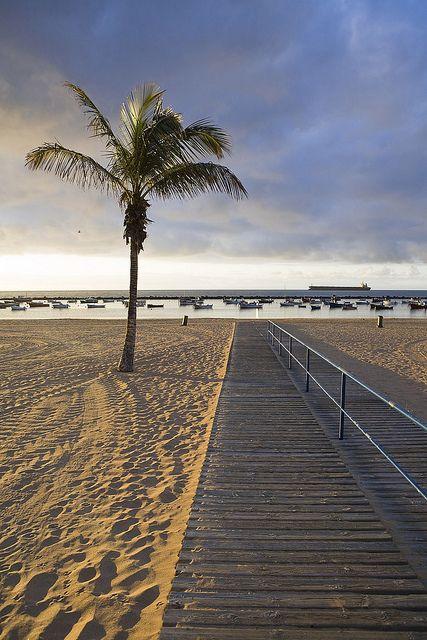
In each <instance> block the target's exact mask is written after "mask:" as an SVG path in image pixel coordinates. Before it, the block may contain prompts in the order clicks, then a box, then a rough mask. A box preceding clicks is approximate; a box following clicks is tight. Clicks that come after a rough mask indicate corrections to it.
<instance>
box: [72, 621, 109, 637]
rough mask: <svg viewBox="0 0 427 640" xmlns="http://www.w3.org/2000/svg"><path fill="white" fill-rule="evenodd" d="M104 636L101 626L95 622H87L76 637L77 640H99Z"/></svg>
mask: <svg viewBox="0 0 427 640" xmlns="http://www.w3.org/2000/svg"><path fill="white" fill-rule="evenodd" d="M105 635H106V633H105V629H104V627H103V626H102V624H99V622H97V621H96V620H89V622H87V623H86V624H85V626H84V627H83V629H82V630H81V631H80V633H79V635H78V636H77V640H101V638H104V637H105Z"/></svg>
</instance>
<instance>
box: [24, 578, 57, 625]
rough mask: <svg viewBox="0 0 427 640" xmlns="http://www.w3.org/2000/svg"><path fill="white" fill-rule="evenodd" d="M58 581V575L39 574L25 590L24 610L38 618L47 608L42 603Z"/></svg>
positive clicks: (30, 581) (29, 582)
mask: <svg viewBox="0 0 427 640" xmlns="http://www.w3.org/2000/svg"><path fill="white" fill-rule="evenodd" d="M57 579H58V575H57V574H56V573H53V572H51V573H48V572H45V573H37V574H36V575H35V576H33V577H32V578H31V579H30V580H29V581H28V582H27V585H26V587H25V590H24V605H23V610H24V611H25V612H26V613H29V615H32V616H37V615H38V614H39V613H40V612H41V611H43V609H45V608H46V607H47V603H45V604H43V603H41V601H42V600H44V598H45V597H46V596H47V594H48V591H49V590H50V589H51V587H52V586H53V585H54V584H55V582H56V581H57Z"/></svg>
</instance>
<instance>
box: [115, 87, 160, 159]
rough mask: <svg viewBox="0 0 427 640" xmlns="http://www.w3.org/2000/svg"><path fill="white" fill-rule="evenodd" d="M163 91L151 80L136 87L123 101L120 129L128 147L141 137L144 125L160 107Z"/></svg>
mask: <svg viewBox="0 0 427 640" xmlns="http://www.w3.org/2000/svg"><path fill="white" fill-rule="evenodd" d="M163 93H164V92H163V91H162V90H161V89H160V87H159V86H158V85H157V84H155V83H152V82H148V83H145V84H144V85H143V86H142V87H141V86H139V87H136V89H134V90H133V91H132V92H131V94H130V95H129V96H128V97H127V99H126V100H125V102H123V104H122V107H121V110H120V120H121V125H122V130H123V133H124V136H125V139H126V142H127V143H128V146H129V147H130V148H134V147H135V145H138V144H139V143H140V141H141V139H142V134H143V131H144V126H146V124H147V122H149V121H150V120H151V119H152V118H153V116H154V115H155V114H156V113H157V112H158V111H159V110H160V109H161V100H162V95H163Z"/></svg>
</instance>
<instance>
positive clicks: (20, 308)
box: [10, 304, 27, 311]
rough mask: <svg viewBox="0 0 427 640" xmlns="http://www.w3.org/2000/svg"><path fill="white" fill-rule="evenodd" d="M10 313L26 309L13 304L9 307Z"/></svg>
mask: <svg viewBox="0 0 427 640" xmlns="http://www.w3.org/2000/svg"><path fill="white" fill-rule="evenodd" d="M10 308H11V310H12V311H26V310H27V307H21V305H20V304H13V305H12V306H11V307H10Z"/></svg>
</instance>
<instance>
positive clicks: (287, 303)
mask: <svg viewBox="0 0 427 640" xmlns="http://www.w3.org/2000/svg"><path fill="white" fill-rule="evenodd" d="M280 306H281V307H294V306H295V302H290V301H288V300H286V301H285V302H281V303H280Z"/></svg>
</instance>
